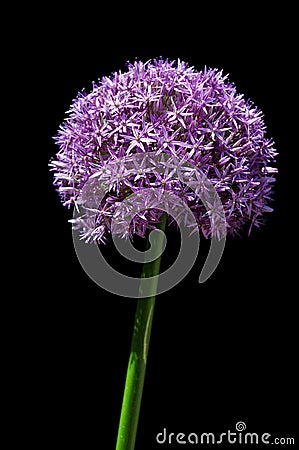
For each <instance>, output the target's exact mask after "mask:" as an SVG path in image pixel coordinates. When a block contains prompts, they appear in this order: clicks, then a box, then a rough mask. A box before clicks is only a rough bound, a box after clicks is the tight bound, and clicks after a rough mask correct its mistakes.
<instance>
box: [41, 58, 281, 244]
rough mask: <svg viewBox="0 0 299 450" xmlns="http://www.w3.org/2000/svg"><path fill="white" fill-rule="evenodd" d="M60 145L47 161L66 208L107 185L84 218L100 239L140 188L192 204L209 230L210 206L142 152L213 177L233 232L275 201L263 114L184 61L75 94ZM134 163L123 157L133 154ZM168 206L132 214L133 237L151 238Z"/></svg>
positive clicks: (217, 76) (217, 74)
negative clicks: (149, 165)
mask: <svg viewBox="0 0 299 450" xmlns="http://www.w3.org/2000/svg"><path fill="white" fill-rule="evenodd" d="M55 140H56V143H57V144H58V146H59V147H60V151H59V152H58V153H57V155H56V159H53V160H52V161H51V163H50V166H51V169H52V170H54V171H55V173H54V185H55V186H56V187H57V189H58V192H59V194H60V197H61V199H62V202H63V204H64V205H66V206H68V207H70V206H71V205H74V204H76V202H78V200H79V199H80V195H81V194H82V190H83V188H84V186H85V185H86V183H87V182H88V181H90V180H91V179H92V177H93V178H96V177H98V182H99V183H102V184H105V185H106V186H107V194H106V195H105V197H104V198H103V200H102V202H101V204H100V205H98V210H97V211H96V220H94V221H88V220H84V218H82V219H81V221H79V222H78V223H79V226H80V227H81V230H82V236H83V237H84V238H85V239H86V240H97V241H99V242H100V241H101V242H104V240H105V238H106V237H107V236H108V235H109V233H110V232H111V218H112V217H113V215H114V214H115V213H116V211H117V208H118V207H119V204H120V202H122V201H123V200H124V199H126V198H127V197H129V196H130V195H131V194H132V193H136V192H140V191H141V190H142V189H147V188H153V187H159V188H163V189H164V190H165V191H169V192H171V193H173V194H175V195H177V196H178V197H179V198H180V199H182V200H183V201H184V202H186V203H187V204H188V207H189V208H190V209H191V211H192V212H193V215H194V217H195V220H196V223H197V226H198V228H199V229H200V230H201V231H202V233H203V235H204V236H205V237H207V238H208V237H210V235H211V225H210V219H209V214H208V213H207V210H206V207H205V206H204V205H203V204H202V203H201V202H200V201H198V198H197V197H196V195H195V194H194V192H193V191H192V190H191V189H189V188H186V186H185V185H184V183H182V181H181V180H178V179H177V177H176V176H174V175H173V173H172V171H171V169H170V167H169V164H168V165H167V164H165V168H164V170H163V173H161V170H160V171H156V172H155V170H151V171H150V170H146V167H143V163H142V157H141V156H140V155H147V154H148V153H150V154H151V155H159V154H161V153H165V154H166V155H170V156H171V157H173V158H176V160H183V161H187V162H188V164H191V165H192V166H194V167H196V168H198V169H200V171H201V172H202V173H203V174H204V175H205V176H206V177H207V179H209V182H210V183H212V185H213V187H214V188H215V190H216V192H217V194H218V195H219V197H220V199H221V202H222V205H223V210H224V212H225V218H226V224H227V231H228V232H229V233H231V234H235V233H237V232H238V231H239V230H240V229H241V228H243V227H244V226H246V227H247V228H248V231H249V232H250V230H251V228H252V225H257V226H258V225H259V224H260V222H261V218H262V215H263V213H265V212H269V211H272V209H271V208H270V207H269V201H270V200H271V189H272V184H273V182H274V181H275V178H274V176H273V174H274V173H275V172H277V169H275V168H273V167H272V164H273V162H274V161H275V156H276V152H275V149H274V143H273V141H272V139H269V138H267V137H266V127H265V124H264V121H263V115H262V112H261V111H260V110H259V109H258V108H257V107H255V106H254V105H253V103H252V102H251V101H248V100H245V99H244V97H243V95H241V94H238V93H237V91H236V88H235V86H234V84H232V83H231V82H229V81H228V80H227V76H223V75H222V72H221V71H218V70H216V69H205V70H204V71H201V72H198V71H196V70H195V69H194V68H193V67H188V65H187V64H186V63H184V62H181V61H172V62H169V61H168V60H165V61H164V60H162V59H159V60H153V61H149V62H147V63H142V62H135V63H134V64H132V65H129V66H128V70H127V72H125V73H121V72H119V73H115V74H113V75H112V76H111V77H104V78H102V79H101V80H99V82H98V83H94V84H93V89H92V91H91V92H90V93H86V92H82V93H80V94H79V95H78V97H77V98H76V99H75V100H74V102H73V104H72V105H71V108H70V111H69V112H68V116H67V118H66V119H65V121H64V122H63V123H62V125H61V126H60V129H59V131H58V135H57V136H56V137H55ZM136 155H138V158H136V161H138V164H136V167H135V169H136V170H126V168H125V167H124V165H123V164H118V162H120V161H122V160H123V158H124V157H127V158H130V157H132V158H133V159H134V156H135V157H136ZM161 214H162V212H161V211H160V210H157V209H156V210H155V208H150V207H148V206H147V207H146V205H145V208H144V212H143V213H142V214H137V215H136V216H135V217H134V218H133V219H132V221H131V225H130V234H131V235H133V234H137V235H139V236H145V235H146V233H147V231H148V230H149V229H153V228H155V224H157V222H158V221H159V218H160V216H161Z"/></svg>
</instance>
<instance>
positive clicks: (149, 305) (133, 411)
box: [116, 214, 167, 450]
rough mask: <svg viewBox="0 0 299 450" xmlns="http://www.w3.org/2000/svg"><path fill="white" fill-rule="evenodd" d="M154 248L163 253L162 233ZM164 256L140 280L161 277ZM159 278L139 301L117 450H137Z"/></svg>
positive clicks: (162, 224) (147, 266) (148, 265)
mask: <svg viewBox="0 0 299 450" xmlns="http://www.w3.org/2000/svg"><path fill="white" fill-rule="evenodd" d="M166 217H167V216H166V214H163V216H162V218H161V221H160V225H159V228H160V230H162V231H164V230H165V224H166ZM154 239H155V242H153V241H152V245H155V247H156V249H157V251H159V253H161V251H162V246H163V233H156V234H155V238H154ZM160 263H161V256H160V257H158V258H157V259H155V260H154V261H152V262H150V263H145V264H144V266H143V272H142V275H141V278H148V277H154V276H155V275H159V271H160ZM157 285H158V277H156V278H153V281H151V289H150V292H151V293H152V296H151V297H147V298H139V299H138V303H137V310H136V315H135V323H134V332H133V337H132V343H131V353H130V359H129V364H128V370H127V377H126V383H125V389H124V397H123V403H122V409H121V415H120V422H119V429H118V436H117V443H116V450H134V447H135V440H136V434H137V426H138V419H139V411H140V404H141V398H142V391H143V384H144V377H145V370H146V362H147V355H148V348H149V341H150V334H151V327H152V320H153V313H154V307H155V299H156V291H157ZM142 291H143V284H142V280H141V283H140V289H139V294H140V295H142Z"/></svg>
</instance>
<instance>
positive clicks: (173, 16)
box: [32, 3, 298, 450]
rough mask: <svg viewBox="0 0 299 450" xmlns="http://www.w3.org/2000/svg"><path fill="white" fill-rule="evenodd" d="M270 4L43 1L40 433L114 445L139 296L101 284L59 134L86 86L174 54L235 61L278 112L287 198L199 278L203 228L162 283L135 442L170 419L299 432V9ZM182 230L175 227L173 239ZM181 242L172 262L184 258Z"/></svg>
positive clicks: (54, 439)
mask: <svg viewBox="0 0 299 450" xmlns="http://www.w3.org/2000/svg"><path fill="white" fill-rule="evenodd" d="M139 8H141V5H139ZM271 8H272V9H271V11H266V12H265V13H262V12H261V10H259V9H258V7H257V6H254V5H253V4H251V5H250V6H248V5H247V6H244V10H242V11H241V10H236V9H235V8H233V6H229V5H226V6H223V8H222V9H221V10H220V9H218V7H217V6H216V5H215V6H211V7H207V8H206V9H205V10H203V9H201V7H200V6H199V8H198V9H195V7H193V6H192V5H191V4H187V3H186V5H182V4H180V5H177V6H175V5H174V4H172V5H168V6H166V11H165V12H163V11H162V6H161V4H150V5H149V4H148V5H147V6H144V9H142V10H141V9H140V10H138V11H137V15H136V16H134V14H136V8H135V7H133V6H129V5H126V6H123V7H122V8H120V7H119V5H117V4H115V5H111V7H110V8H106V9H105V10H101V8H99V9H97V10H95V9H94V8H92V7H91V6H90V5H86V6H85V5H81V6H80V8H76V7H74V5H73V6H72V9H71V10H70V11H67V13H66V14H62V11H61V10H60V9H59V8H57V9H55V8H54V10H53V8H52V9H51V11H50V10H49V11H45V12H44V13H43V14H41V18H40V19H41V20H39V21H38V23H37V24H36V25H37V27H36V29H37V30H38V31H37V33H36V36H35V37H34V39H33V41H32V46H33V48H34V47H35V46H36V50H37V51H36V55H37V56H36V57H37V59H38V67H39V70H40V72H41V74H40V76H41V78H40V76H39V78H40V79H39V81H37V83H38V85H39V86H40V85H42V88H40V89H42V90H43V92H44V93H45V96H44V95H43V96H42V97H41V98H40V105H41V106H40V108H41V109H39V111H41V112H40V115H41V117H42V124H41V128H40V129H41V130H42V135H43V137H42V141H41V142H40V143H39V144H40V145H39V147H40V148H39V151H40V152H41V153H42V155H43V156H44V157H45V158H44V162H43V167H44V170H45V176H48V188H47V195H48V197H47V199H48V200H47V217H46V224H47V245H46V253H45V246H44V245H43V252H42V253H43V261H44V270H43V272H44V273H43V275H44V280H45V282H44V285H43V286H44V288H45V289H46V292H45V296H44V299H43V301H42V302H41V303H40V304H39V306H38V308H37V311H36V314H37V323H38V328H39V332H40V336H41V340H40V343H39V344H40V345H41V346H42V351H41V352H39V358H40V361H41V380H42V383H41V389H40V401H41V408H42V409H43V411H45V413H44V414H43V416H42V417H43V419H44V420H43V422H44V423H43V425H44V432H43V433H42V437H41V448H44V446H45V445H46V444H48V443H52V444H59V445H61V447H64V446H65V447H66V448H72V447H73V446H76V447H78V448H103V449H107V450H108V449H113V448H114V445H115V439H116V435H117V427H118V419H119V413H120V407H121V401H122V392H123V385H124V380H125V374H126V365H127V358H128V355H129V348H130V340H131V331H132V326H133V319H134V312H135V306H136V301H135V300H131V299H126V298H119V297H116V296H115V295H112V294H109V293H108V292H106V291H104V290H102V289H101V288H99V287H98V286H97V285H95V284H94V283H93V282H92V281H91V280H90V279H89V278H88V276H87V275H86V274H85V273H84V272H83V269H82V268H81V266H80V264H79V262H78V260H77V257H76V255H75V252H74V249H73V244H72V237H71V229H70V225H69V224H68V222H67V220H68V219H69V218H71V213H70V212H69V211H67V210H66V209H65V208H64V207H63V206H62V205H61V204H60V203H59V199H58V195H57V194H56V192H55V190H54V188H53V187H52V176H51V175H48V174H47V172H48V168H47V163H48V160H49V159H50V157H51V156H53V155H54V154H55V153H56V151H57V148H56V147H55V145H54V143H53V140H52V136H53V135H54V134H55V133H56V130H57V129H58V126H59V124H60V123H61V122H62V120H63V118H64V115H65V111H66V110H67V109H68V107H69V105H70V103H71V101H72V99H73V98H74V97H75V96H76V94H77V92H78V91H79V90H81V89H82V88H83V87H85V88H87V89H89V88H90V87H91V82H92V81H93V80H96V79H97V78H98V77H101V76H104V75H109V74H110V73H111V72H113V71H115V70H118V69H121V70H125V64H126V61H128V60H129V61H134V59H135V58H138V59H142V60H143V61H146V60H147V59H150V58H153V57H159V56H160V55H161V56H163V57H168V58H170V59H175V58H181V59H182V60H185V61H187V62H189V64H190V65H194V66H195V67H196V68H197V69H198V70H200V69H202V68H203V67H204V66H205V65H207V66H209V67H217V68H222V69H223V70H224V72H225V73H229V74H230V79H231V80H232V81H234V82H235V84H236V86H237V89H238V90H239V92H242V93H244V94H245V96H246V97H247V98H248V97H249V98H251V99H252V100H253V101H254V102H255V104H256V105H258V106H259V107H260V108H261V109H262V111H263V112H264V114H265V121H266V124H267V127H268V134H269V136H272V137H273V138H274V140H275V142H276V147H277V149H278V151H279V157H278V163H277V164H278V167H279V175H278V177H277V183H276V184H275V193H274V202H273V206H274V208H275V211H274V213H272V214H269V215H268V216H267V217H266V219H267V220H266V224H265V226H263V227H262V228H261V229H260V230H255V231H254V232H253V233H252V235H251V236H250V237H249V238H248V237H247V236H246V233H244V235H243V236H242V237H241V238H237V239H228V241H227V245H226V248H225V252H224V256H223V258H222V260H221V262H220V265H219V267H218V269H217V270H216V272H215V273H214V274H213V276H212V277H211V278H210V279H209V280H208V281H207V282H206V283H205V284H202V285H199V284H198V282H197V279H198V275H199V272H200V269H201V267H202V265H203V261H204V259H205V256H206V253H207V250H208V244H207V243H203V244H202V247H201V251H200V255H199V257H198V261H197V263H196V265H195V266H194V267H193V269H192V270H191V272H190V273H189V275H188V276H187V277H186V278H185V279H184V280H183V281H182V282H181V283H180V284H179V285H178V286H176V287H175V288H173V289H172V290H170V291H169V292H167V293H164V294H162V295H160V296H159V297H158V300H157V304H156V310H155V316H154V322H153V329H152V337H151V345H150V352H149V362H148V367H147V374H146V381H145V386H144V396H143V401H142V408H141V415H140V423H139V431H138V437H137V443H136V450H137V449H140V450H147V449H151V450H154V449H156V448H157V449H158V448H163V446H161V445H158V444H156V442H155V436H156V434H157V433H158V432H160V431H162V429H163V428H164V427H166V428H167V430H168V432H175V433H178V432H185V433H189V432H196V433H198V434H200V433H202V432H214V433H216V432H225V431H227V430H228V429H231V430H234V426H235V423H236V422H237V421H240V420H242V421H244V422H245V423H246V424H247V430H248V431H249V432H261V433H265V432H268V433H271V434H272V435H273V437H274V436H278V437H287V436H294V435H295V431H296V430H295V417H294V407H295V385H296V380H298V373H297V374H296V370H297V369H296V367H295V366H296V364H295V362H296V348H297V346H296V344H295V337H296V334H297V333H296V326H297V316H296V312H295V311H296V308H295V306H296V298H297V295H296V284H295V280H296V273H295V263H294V261H293V259H292V257H293V256H294V252H295V248H294V246H295V244H296V239H297V231H296V228H297V224H296V220H295V218H294V211H295V205H296V202H295V201H294V199H295V195H293V192H294V190H293V189H294V187H293V179H294V175H293V172H294V167H295V162H294V158H295V156H296V155H295V153H296V152H297V148H296V142H295V141H294V133H295V132H296V131H295V130H294V129H292V128H290V116H291V114H292V109H293V108H294V106H293V100H292V96H293V95H294V91H296V89H295V84H296V83H297V81H298V80H297V79H296V76H295V75H292V74H293V73H294V72H293V57H294V52H295V46H294V38H295V32H294V29H293V24H292V14H293V13H292V11H290V10H288V9H287V8H285V9H284V10H283V11H281V10H275V9H274V6H272V7H271ZM46 18H47V19H48V20H46ZM39 39H41V42H42V47H41V48H42V50H40V51H38V40H39ZM177 238H178V236H176V235H175V233H170V234H169V239H171V240H172V242H173V243H175V242H176V239H177ZM173 245H174V244H173ZM169 255H170V256H168V257H166V258H165V259H164V263H163V264H164V265H166V264H170V263H171V257H172V256H173V255H171V252H170V253H169ZM45 267H46V269H45ZM165 447H167V448H180V447H181V446H180V445H175V444H174V445H173V446H166V445H165ZM185 447H187V446H185ZM190 447H192V446H190ZM194 447H196V446H194ZM223 447H224V446H223ZM234 447H235V448H239V447H238V445H235V446H234ZM240 448H241V447H240Z"/></svg>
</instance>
